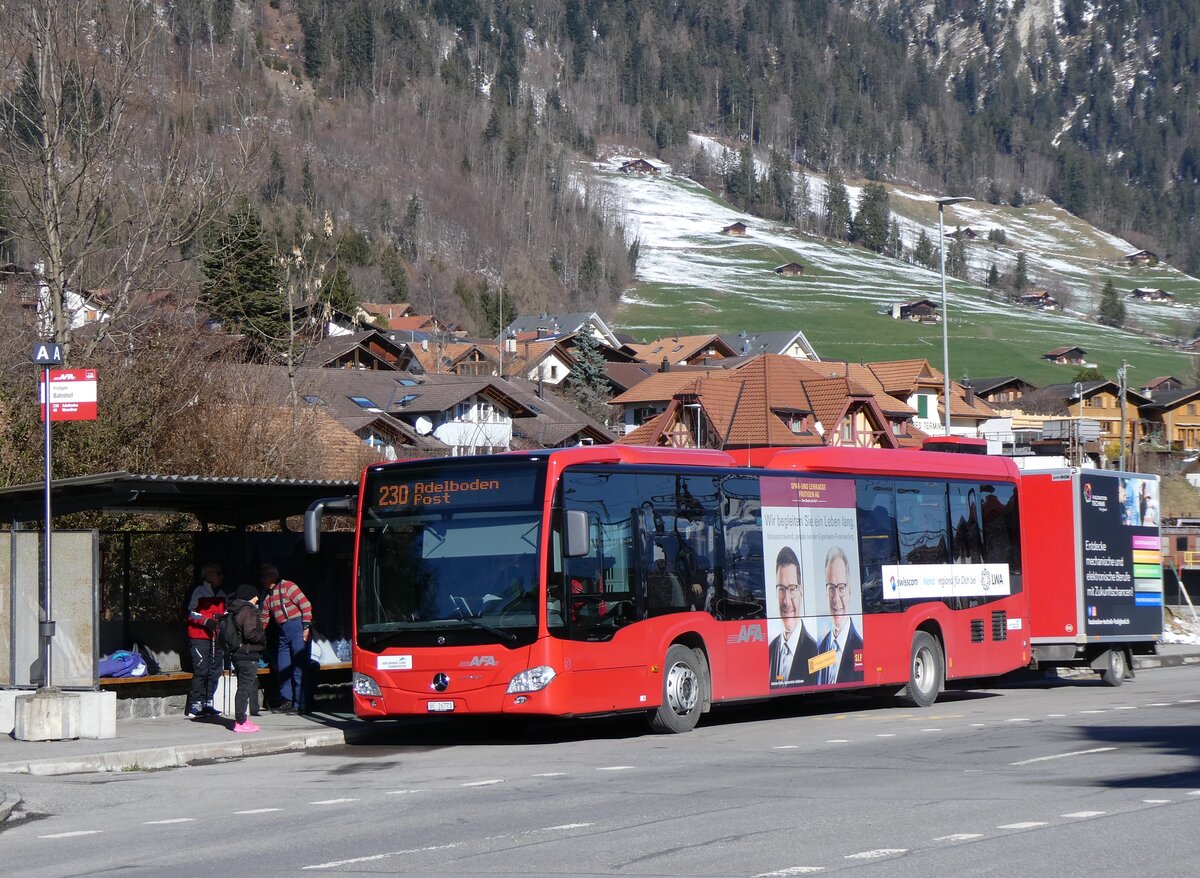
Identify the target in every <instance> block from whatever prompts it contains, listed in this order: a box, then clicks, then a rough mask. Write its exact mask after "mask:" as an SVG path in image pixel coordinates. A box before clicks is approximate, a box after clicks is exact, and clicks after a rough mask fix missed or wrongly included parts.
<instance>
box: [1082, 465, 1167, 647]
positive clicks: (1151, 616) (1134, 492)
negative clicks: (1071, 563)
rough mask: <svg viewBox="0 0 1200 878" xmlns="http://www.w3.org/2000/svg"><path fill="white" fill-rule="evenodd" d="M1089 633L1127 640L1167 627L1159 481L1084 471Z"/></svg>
mask: <svg viewBox="0 0 1200 878" xmlns="http://www.w3.org/2000/svg"><path fill="white" fill-rule="evenodd" d="M1079 483H1080V487H1079V525H1080V529H1081V530H1082V534H1083V539H1082V551H1081V552H1080V559H1081V563H1082V566H1083V590H1084V601H1083V602H1084V606H1085V607H1086V612H1085V614H1084V623H1083V624H1084V633H1085V635H1086V636H1087V637H1088V638H1089V639H1099V638H1114V637H1115V638H1125V637H1128V636H1130V635H1140V634H1143V633H1145V632H1152V633H1155V634H1157V633H1158V632H1159V631H1160V630H1161V626H1162V541H1161V539H1160V537H1159V530H1158V480H1157V479H1156V478H1154V477H1146V476H1138V475H1129V474H1121V475H1106V474H1095V475H1092V474H1081V475H1080V477H1079Z"/></svg>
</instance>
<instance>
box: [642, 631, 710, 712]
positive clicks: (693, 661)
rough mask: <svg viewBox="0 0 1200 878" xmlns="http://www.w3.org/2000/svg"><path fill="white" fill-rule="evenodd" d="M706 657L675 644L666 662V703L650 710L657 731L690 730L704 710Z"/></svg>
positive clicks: (664, 678) (664, 666) (663, 698)
mask: <svg viewBox="0 0 1200 878" xmlns="http://www.w3.org/2000/svg"><path fill="white" fill-rule="evenodd" d="M707 679H708V675H707V674H706V673H705V667H704V658H703V656H702V655H701V654H700V653H698V652H697V651H695V650H692V649H688V648H687V647H686V646H683V645H681V644H678V643H676V644H674V645H673V646H672V647H671V648H670V649H668V650H667V658H666V661H664V662H663V693H662V704H661V705H660V706H659V708H658V709H657V710H655V711H653V712H652V713H651V714H650V728H651V729H653V730H654V731H656V732H661V733H672V734H679V733H680V732H690V731H691V730H692V729H694V728H695V727H696V723H698V722H699V721H700V713H701V712H702V711H703V710H704V695H705V693H704V685H705V683H704V681H705V680H707Z"/></svg>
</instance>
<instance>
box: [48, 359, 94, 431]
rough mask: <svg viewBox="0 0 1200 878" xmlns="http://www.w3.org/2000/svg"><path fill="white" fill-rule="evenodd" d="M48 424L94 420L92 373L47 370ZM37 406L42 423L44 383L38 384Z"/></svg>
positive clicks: (84, 370) (88, 371) (70, 370)
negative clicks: (48, 381) (48, 392)
mask: <svg viewBox="0 0 1200 878" xmlns="http://www.w3.org/2000/svg"><path fill="white" fill-rule="evenodd" d="M49 372H50V420H51V421H94V420H96V370H95V369H50V370H49ZM38 402H39V404H40V405H39V408H40V409H41V412H42V420H43V421H44V420H46V381H45V379H44V378H41V379H39V381H38Z"/></svg>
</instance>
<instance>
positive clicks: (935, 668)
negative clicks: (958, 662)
mask: <svg viewBox="0 0 1200 878" xmlns="http://www.w3.org/2000/svg"><path fill="white" fill-rule="evenodd" d="M945 668H946V665H945V661H944V660H943V659H942V648H941V647H940V646H939V645H938V642H937V639H936V638H934V636H933V635H932V634H930V633H928V632H927V631H918V632H917V633H916V634H914V635H913V642H912V654H911V658H910V660H909V670H908V686H907V687H905V689H904V691H903V692H902V693H901V694H900V701H901V703H903V704H908V705H911V706H912V707H929V706H930V705H931V704H933V702H935V701H937V697H938V693H939V692H941V691H942V683H943V681H944V680H945V675H946V670H945Z"/></svg>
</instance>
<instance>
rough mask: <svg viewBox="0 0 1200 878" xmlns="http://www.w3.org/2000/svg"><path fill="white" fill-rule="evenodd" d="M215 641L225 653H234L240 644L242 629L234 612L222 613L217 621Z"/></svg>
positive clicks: (239, 647)
mask: <svg viewBox="0 0 1200 878" xmlns="http://www.w3.org/2000/svg"><path fill="white" fill-rule="evenodd" d="M217 643H219V644H220V645H221V649H223V650H225V652H227V653H235V652H237V651H238V650H239V649H241V646H242V629H241V626H239V625H238V623H237V618H236V614H235V613H232V612H230V613H223V614H222V615H221V616H220V618H219V619H218V621H217Z"/></svg>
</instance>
